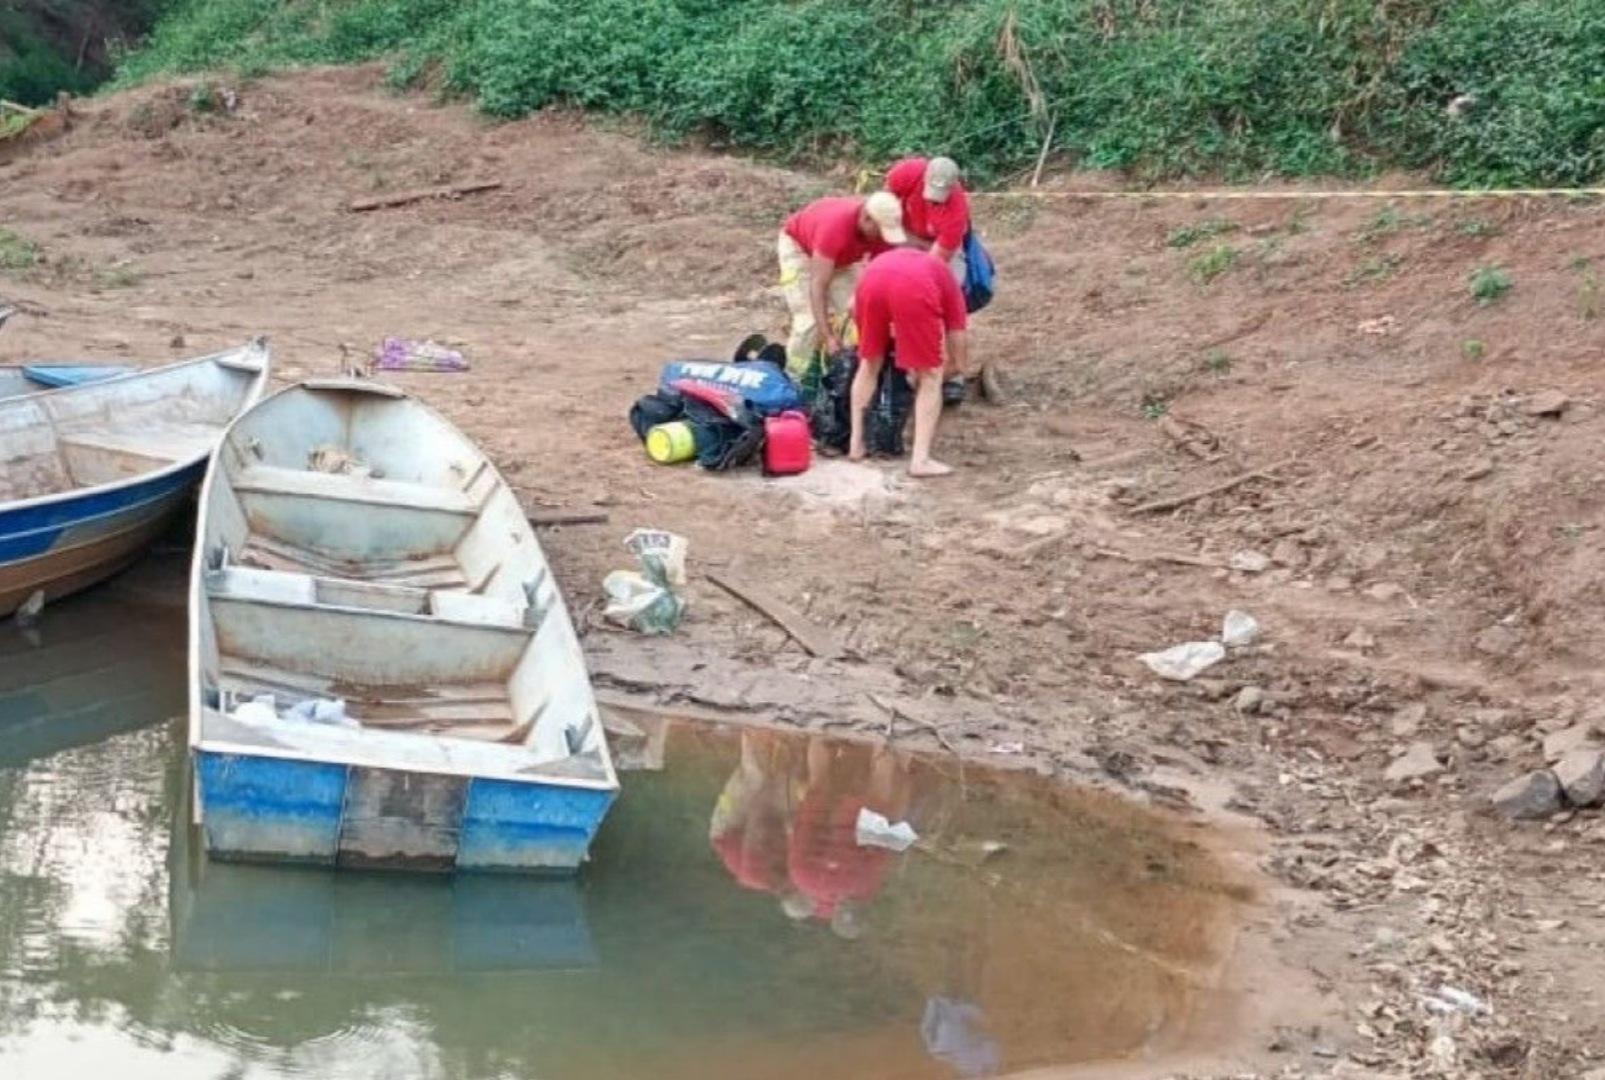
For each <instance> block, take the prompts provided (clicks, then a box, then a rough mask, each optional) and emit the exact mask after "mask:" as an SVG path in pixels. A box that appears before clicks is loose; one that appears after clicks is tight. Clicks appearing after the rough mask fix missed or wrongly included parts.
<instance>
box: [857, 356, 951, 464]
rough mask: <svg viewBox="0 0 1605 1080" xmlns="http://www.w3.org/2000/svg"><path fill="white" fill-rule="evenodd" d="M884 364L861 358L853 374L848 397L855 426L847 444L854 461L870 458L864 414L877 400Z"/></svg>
mask: <svg viewBox="0 0 1605 1080" xmlns="http://www.w3.org/2000/svg"><path fill="white" fill-rule="evenodd" d="M883 362H884V361H883V360H879V359H877V360H866V359H865V358H863V357H859V358H858V370H857V371H855V372H854V373H853V389H852V393H851V394H850V395H849V397H848V402H849V404H850V406H851V408H852V414H853V426H852V435H851V437H850V438H849V439H848V442H847V456H848V457H849V458H850V459H852V460H853V461H863V460H864V459H865V458H866V457H868V456H869V454H868V452H867V451H866V450H865V449H864V414H865V413H867V412H868V411H869V403H870V402H871V401H872V400H874V398H875V384H876V383H877V382H879V381H880V377H881V364H882V363H883ZM938 396H940V388H938ZM939 407H940V406H939Z"/></svg>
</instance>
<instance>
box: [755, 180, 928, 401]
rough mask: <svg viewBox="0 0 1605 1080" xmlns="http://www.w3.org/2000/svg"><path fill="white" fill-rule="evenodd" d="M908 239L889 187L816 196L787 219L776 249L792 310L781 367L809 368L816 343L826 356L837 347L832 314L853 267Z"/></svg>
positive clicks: (797, 374) (795, 371)
mask: <svg viewBox="0 0 1605 1080" xmlns="http://www.w3.org/2000/svg"><path fill="white" fill-rule="evenodd" d="M907 239H908V237H907V235H906V234H905V233H904V232H903V208H902V206H901V205H900V204H899V203H898V201H897V196H895V195H893V194H892V193H891V192H889V191H877V192H876V193H875V194H873V195H870V196H869V197H867V198H865V197H862V196H843V197H837V198H824V199H818V200H815V201H814V202H811V203H809V204H808V205H807V206H805V207H803V208H802V209H801V210H799V211H797V212H796V213H795V214H793V215H791V217H789V218H787V219H786V225H785V228H783V229H781V231H780V240H779V244H778V249H777V250H778V253H779V256H780V286H781V289H782V290H783V291H784V293H785V296H786V306H787V307H788V308H790V309H791V336H790V337H789V338H787V340H786V370H787V372H789V373H790V374H791V375H792V377H793V378H801V377H802V376H803V375H804V374H805V373H806V372H807V371H808V365H809V363H810V361H812V360H813V358H814V353H815V352H816V351H817V350H818V349H819V346H820V344H821V342H823V344H824V346H825V352H826V354H827V355H829V354H831V353H835V352H839V351H840V350H841V347H842V343H841V337H840V335H838V334H837V332H836V327H835V325H834V324H833V323H832V322H831V315H832V314H833V310H832V309H834V310H835V311H836V312H840V311H842V309H844V308H846V306H847V302H848V300H849V298H851V296H852V295H853V278H852V268H853V267H854V266H855V265H857V263H858V262H859V261H860V260H861V259H863V258H864V257H865V256H866V255H878V254H879V253H881V252H883V251H885V250H887V249H888V248H889V247H891V246H892V245H893V244H901V243H903V242H904V241H906V240H907Z"/></svg>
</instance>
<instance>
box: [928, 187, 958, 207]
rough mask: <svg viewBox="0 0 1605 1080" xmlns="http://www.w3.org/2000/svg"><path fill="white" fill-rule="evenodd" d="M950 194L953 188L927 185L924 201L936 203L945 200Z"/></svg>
mask: <svg viewBox="0 0 1605 1080" xmlns="http://www.w3.org/2000/svg"><path fill="white" fill-rule="evenodd" d="M951 194H953V189H952V188H951V187H930V186H927V187H926V188H925V201H926V202H936V203H939V202H947V197H948V196H949V195H951Z"/></svg>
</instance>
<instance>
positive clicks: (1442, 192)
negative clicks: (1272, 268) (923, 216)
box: [969, 188, 1605, 200]
mask: <svg viewBox="0 0 1605 1080" xmlns="http://www.w3.org/2000/svg"><path fill="white" fill-rule="evenodd" d="M969 194H970V198H972V199H1200V200H1202V199H1223V200H1250V199H1253V200H1258V199H1554V198H1598V197H1601V196H1605V188H1480V189H1467V190H1460V189H1455V188H1421V189H1414V190H1404V191H1040V190H1036V189H1026V190H1024V191H972V192H970V193H969Z"/></svg>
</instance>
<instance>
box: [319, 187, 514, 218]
mask: <svg viewBox="0 0 1605 1080" xmlns="http://www.w3.org/2000/svg"><path fill="white" fill-rule="evenodd" d="M501 186H502V182H501V181H500V180H470V181H469V182H467V183H465V184H449V185H447V186H446V187H438V188H420V189H418V190H416V191H402V192H398V193H396V194H394V195H381V196H379V197H378V198H376V199H358V200H356V201H355V202H353V203H351V204H350V207H349V209H351V210H352V211H354V212H356V213H362V212H364V211H367V210H385V209H389V208H390V207H392V206H406V205H407V204H408V203H415V202H423V201H424V200H425V199H455V198H459V197H461V196H463V195H473V194H476V193H478V192H481V191H494V190H495V189H497V188H499V187H501Z"/></svg>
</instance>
